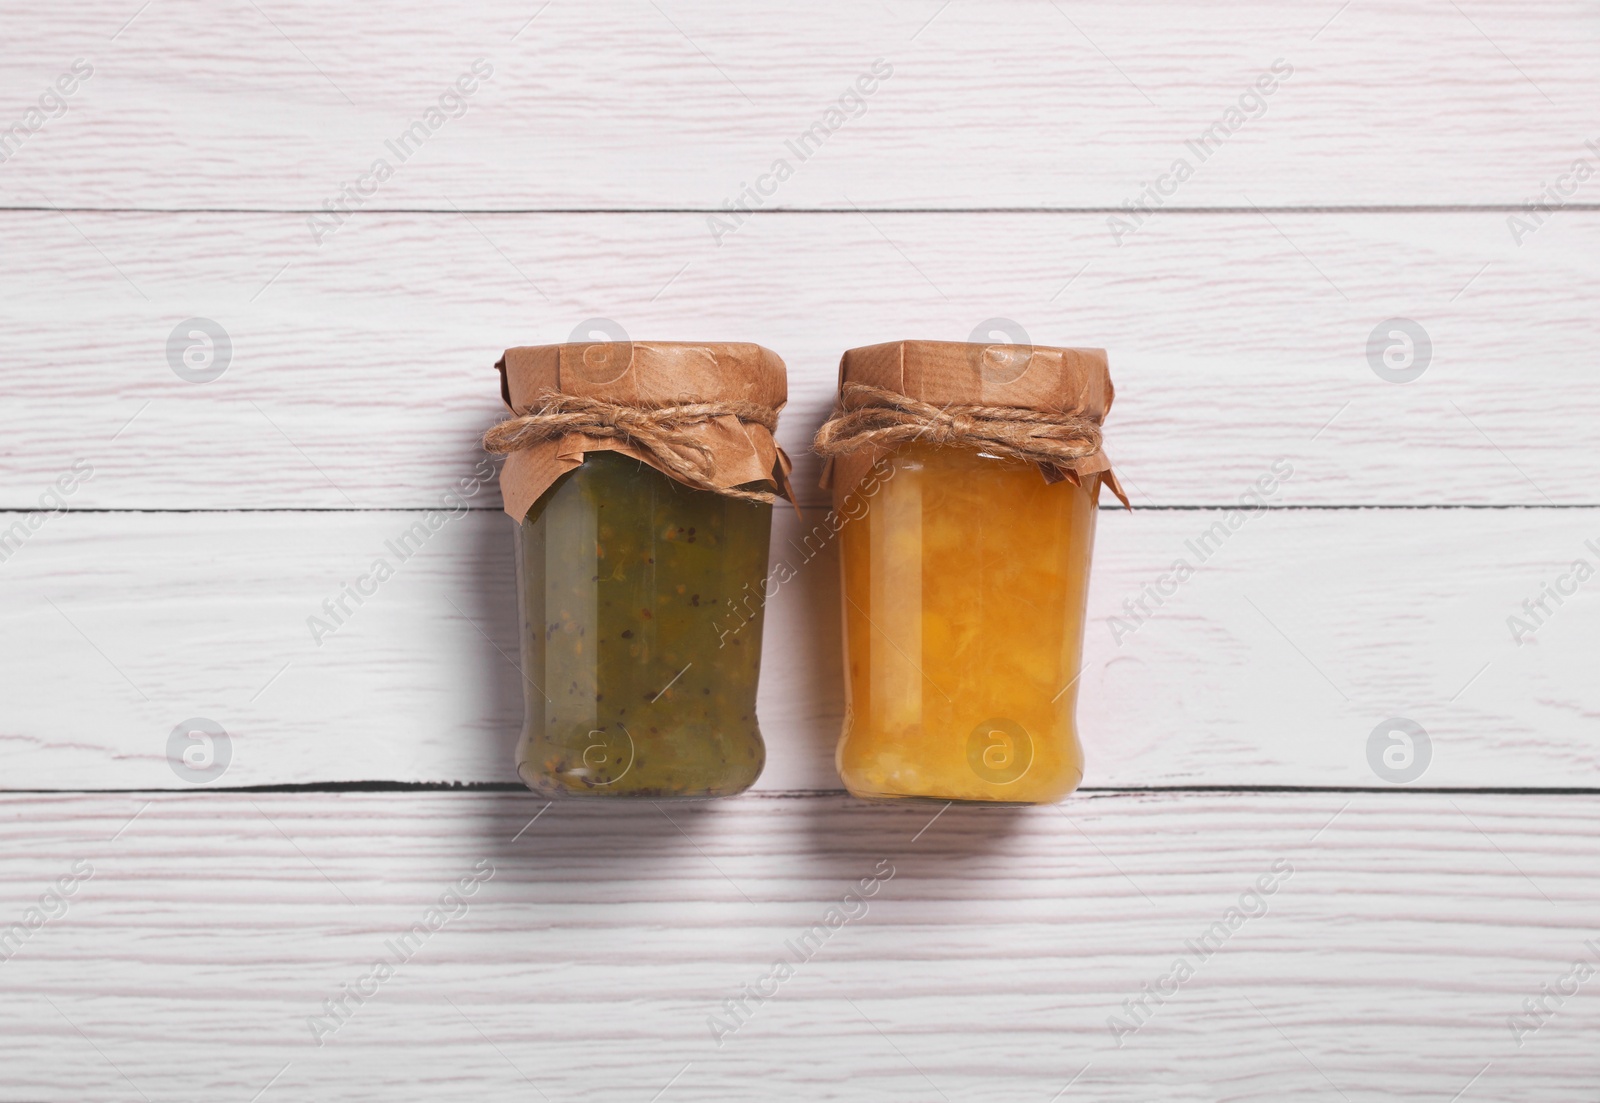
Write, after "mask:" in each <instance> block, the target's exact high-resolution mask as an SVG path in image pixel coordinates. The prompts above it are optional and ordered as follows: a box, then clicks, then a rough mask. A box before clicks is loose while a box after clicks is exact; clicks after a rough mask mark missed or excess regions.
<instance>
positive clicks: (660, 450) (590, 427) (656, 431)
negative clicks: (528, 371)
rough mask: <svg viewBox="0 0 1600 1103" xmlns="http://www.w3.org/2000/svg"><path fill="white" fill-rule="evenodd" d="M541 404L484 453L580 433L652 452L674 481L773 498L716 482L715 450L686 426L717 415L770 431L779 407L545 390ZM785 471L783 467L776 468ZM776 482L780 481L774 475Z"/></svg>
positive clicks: (505, 428) (508, 423) (506, 427)
mask: <svg viewBox="0 0 1600 1103" xmlns="http://www.w3.org/2000/svg"><path fill="white" fill-rule="evenodd" d="M538 402H539V405H538V407H537V408H534V409H530V410H528V412H526V413H522V414H518V415H516V416H515V417H510V418H507V419H506V420H505V421H502V422H501V423H500V424H498V425H496V426H494V428H492V429H490V430H489V431H488V432H487V433H485V434H484V435H483V447H484V449H485V450H486V451H489V452H496V453H500V454H505V453H509V452H517V451H521V450H522V449H524V448H531V447H533V446H534V445H536V444H542V443H544V442H545V441H552V440H560V439H561V438H562V437H566V436H573V435H578V434H581V435H583V436H586V437H594V438H597V439H600V440H616V441H622V442H623V443H626V444H629V445H631V446H632V447H634V448H635V449H637V450H638V451H640V452H643V453H645V454H646V455H648V456H650V457H651V459H652V460H653V461H654V462H655V463H656V464H658V465H659V466H660V467H661V469H662V470H663V471H665V472H666V473H667V474H668V475H671V476H672V477H673V478H674V479H676V480H678V481H679V482H681V483H684V484H686V485H688V486H692V487H696V488H698V489H700V490H710V491H713V492H714V493H717V494H725V495H727V496H728V497H730V498H739V499H741V500H743V501H747V502H771V501H772V500H773V499H774V498H775V497H776V495H774V494H773V493H772V492H771V491H766V490H744V489H741V488H739V487H725V486H718V485H717V484H716V483H715V482H713V481H712V480H713V478H714V476H715V475H716V470H717V463H716V453H715V452H714V451H713V450H712V449H711V448H710V447H708V446H707V445H706V444H705V443H704V442H703V441H702V440H700V439H699V438H698V437H697V436H696V434H694V433H692V432H689V431H688V430H689V429H691V428H692V427H694V426H698V425H703V424H705V423H706V422H708V421H712V420H714V419H716V418H719V417H734V418H737V419H738V420H739V421H740V422H741V423H747V424H751V425H759V426H761V427H762V428H764V429H766V430H767V432H769V433H770V432H772V431H773V430H775V429H776V428H777V427H778V411H777V410H774V409H773V408H772V407H770V406H761V405H758V404H756V403H753V402H689V403H682V404H678V405H671V406H626V405H622V404H620V403H616V402H606V401H603V400H601V399H597V398H585V397H582V396H579V395H569V394H558V393H556V392H554V391H544V392H541V393H540V395H539V398H538ZM778 470H779V471H781V470H782V468H781V466H780V467H779V469H778ZM774 482H778V483H780V485H781V480H779V479H778V478H777V475H776V474H775V475H774Z"/></svg>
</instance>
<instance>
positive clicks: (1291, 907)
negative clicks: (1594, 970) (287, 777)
mask: <svg viewBox="0 0 1600 1103" xmlns="http://www.w3.org/2000/svg"><path fill="white" fill-rule="evenodd" d="M3 807H4V813H5V814H4V815H3V816H0V833H3V834H0V840H3V841H0V922H3V923H5V924H10V923H12V922H14V921H16V920H18V919H22V918H24V917H25V916H26V915H27V909H28V908H29V907H31V906H33V905H34V904H35V902H36V901H37V900H38V898H39V896H40V895H41V894H42V893H45V892H46V891H47V890H48V889H49V888H50V886H51V885H52V883H54V882H55V881H56V880H57V878H59V877H63V876H68V877H70V876H71V874H72V871H73V870H75V869H76V870H78V871H79V873H80V875H81V876H82V879H81V880H79V881H77V882H76V883H72V882H70V881H69V887H70V888H72V890H73V895H72V896H71V897H70V899H69V900H68V901H67V910H66V913H65V914H64V915H59V916H58V917H57V918H55V919H53V920H51V921H49V922H47V923H45V924H44V925H43V926H42V927H40V928H39V929H38V930H35V931H32V932H30V933H29V934H28V936H27V937H26V938H24V939H21V940H20V941H19V942H18V944H17V945H16V947H15V949H14V951H13V952H11V953H10V960H7V961H5V962H3V963H0V983H3V984H4V986H5V989H6V998H5V999H4V1000H3V1001H0V1025H3V1027H4V1029H0V1061H3V1065H4V1068H5V1069H6V1084H7V1092H8V1094H9V1095H11V1096H13V1097H15V1098H68V1097H71V1098H109V1097H116V1098H124V1097H127V1096H129V1095H130V1094H142V1095H144V1096H147V1097H149V1098H152V1099H155V1098H164V1097H184V1098H191V1097H204V1098H238V1099H249V1098H251V1096H252V1095H257V1094H258V1093H260V1094H259V1096H258V1098H260V1099H261V1100H263V1101H265V1103H271V1101H272V1100H273V1099H281V1098H296V1097H301V1096H304V1095H306V1094H307V1093H308V1092H312V1091H313V1090H314V1092H315V1094H316V1096H317V1098H319V1099H328V1100H347V1099H348V1100H358V1099H360V1100H366V1099H371V1098H373V1096H374V1095H375V1094H379V1093H386V1094H387V1093H393V1092H397V1091H412V1092H414V1091H416V1090H417V1088H416V1085H426V1086H427V1089H428V1090H429V1091H430V1093H431V1094H433V1095H436V1096H439V1097H444V1096H447V1095H448V1096H449V1097H451V1098H458V1097H459V1098H466V1097H469V1096H470V1097H471V1098H475V1099H494V1100H500V1099H507V1100H509V1099H521V1100H526V1099H528V1098H530V1097H544V1098H549V1099H564V1100H600V1099H618V1098H637V1099H649V1098H651V1096H652V1095H657V1097H658V1098H660V1099H662V1100H667V1101H670V1100H673V1099H686V1098H688V1099H704V1100H724V1099H727V1100H732V1099H748V1098H750V1095H751V1092H752V1090H755V1091H757V1092H758V1093H759V1094H760V1095H761V1096H762V1097H763V1098H776V1099H817V1098H825V1099H844V1098H864V1097H867V1096H874V1097H876V1096H886V1097H892V1098H907V1099H929V1098H940V1097H943V1098H949V1099H957V1098H984V1099H1016V1100H1024V1099H1049V1098H1050V1095H1051V1094H1052V1093H1057V1094H1059V1093H1061V1092H1062V1090H1063V1089H1064V1088H1065V1087H1066V1086H1067V1085H1068V1084H1069V1083H1072V1088H1071V1090H1070V1092H1067V1094H1066V1096H1065V1097H1066V1098H1074V1099H1089V1100H1134V1099H1149V1098H1152V1097H1160V1098H1174V1099H1196V1100H1198V1099H1201V1098H1214V1097H1215V1096H1216V1094H1217V1092H1218V1091H1219V1090H1222V1091H1224V1092H1225V1094H1226V1095H1227V1097H1228V1098H1234V1099H1246V1100H1268V1099H1283V1098H1285V1097H1293V1098H1298V1097H1301V1096H1304V1097H1308V1098H1310V1097H1319V1096H1327V1097H1330V1098H1333V1097H1337V1096H1338V1095H1341V1094H1342V1095H1343V1096H1345V1097H1347V1098H1350V1099H1367V1098H1380V1097H1381V1098H1390V1099H1392V1098H1406V1099H1411V1098H1416V1099H1424V1098H1429V1099H1449V1098H1451V1097H1452V1095H1456V1096H1457V1097H1458V1098H1460V1099H1465V1100H1472V1099H1507V1098H1516V1099H1530V1100H1566V1099H1574V1098H1580V1097H1581V1093H1582V1091H1585V1090H1587V1089H1588V1088H1589V1087H1591V1086H1592V1085H1593V1083H1594V1047H1593V1036H1594V1032H1595V1030H1596V1029H1600V1018H1597V1015H1600V1009H1597V1006H1596V1004H1595V1001H1594V1000H1593V999H1592V997H1591V994H1590V992H1589V988H1590V986H1592V985H1593V984H1595V983H1596V982H1595V981H1594V980H1593V979H1592V978H1591V979H1588V980H1587V981H1582V980H1576V981H1575V980H1574V979H1573V977H1574V974H1573V963H1574V962H1580V961H1582V962H1589V963H1591V964H1592V963H1593V961H1594V959H1595V955H1596V952H1597V950H1596V941H1595V940H1596V931H1595V928H1594V914H1595V908H1596V906H1597V905H1600V877H1597V872H1600V861H1597V859H1600V853H1597V850H1596V840H1595V834H1594V831H1593V823H1594V820H1595V817H1596V815H1597V814H1600V801H1597V799H1596V798H1595V797H1593V796H1585V797H1526V796H1522V797H1515V796H1486V795H1465V794H1464V795H1458V796H1445V795H1428V794H1355V795H1351V796H1346V795H1338V794H1321V795H1315V796H1310V797H1308V796H1305V795H1297V794H1227V795H1196V794H1188V795H1178V794H1163V795H1150V794H1144V795H1129V794H1120V795H1102V796H1100V797H1098V798H1085V799H1080V800H1079V801H1077V802H1076V803H1074V804H1072V805H1070V806H1068V807H1067V808H1066V809H1065V810H1058V809H1033V810H1026V811H1018V810H1002V809H973V808H951V809H949V810H948V811H946V812H945V813H944V814H943V815H941V816H938V817H937V818H936V819H935V818H934V813H936V812H938V808H937V807H932V808H929V807H917V806H910V807H907V806H902V807H895V808H888V807H883V806H874V805H868V804H864V803H860V802H856V801H852V800H849V799H848V798H843V797H828V798H809V799H793V798H791V799H773V798H766V799H760V798H746V799H743V800H737V801H729V802H723V803H721V804H718V805H716V806H712V807H706V806H702V807H699V808H686V807H683V806H671V807H668V806H663V807H662V808H660V809H657V808H653V807H650V806H648V805H646V806H643V807H633V808H628V809H605V810H603V811H602V810H596V809H576V808H572V807H570V806H558V807H554V808H551V809H549V811H548V812H546V813H545V814H544V815H542V816H539V818H538V819H537V820H534V817H535V816H536V814H537V813H538V812H539V810H540V808H541V807H542V804H541V803H540V802H539V801H537V800H535V799H533V798H531V797H527V796H516V795H511V794H443V793H422V794H415V793H403V794H348V793H347V794H341V795H334V794H297V795H282V794H254V795H247V794H204V795H202V794H190V795H182V796H171V797H162V798H159V799H157V800H155V801H154V802H150V803H146V801H145V798H142V797H129V796H51V797H16V796H12V797H7V798H5V799H4V801H3ZM669 818H670V820H671V823H668V822H667V821H668V819H669ZM530 821H532V822H531V823H530ZM463 878H481V879H479V880H477V881H475V882H474V881H472V880H469V882H468V883H469V885H470V887H471V888H472V889H473V892H472V894H471V895H470V896H466V897H464V898H463V899H462V901H461V904H460V905H458V904H456V903H454V902H450V903H448V904H447V905H446V906H445V909H441V910H440V911H439V912H438V913H436V914H435V916H434V917H432V918H431V919H430V917H429V909H430V908H431V907H435V906H436V905H437V904H438V901H439V900H440V898H441V896H442V895H443V894H445V893H446V892H448V891H450V890H451V889H452V888H453V887H454V886H457V885H458V884H459V883H460V881H461V879H463ZM863 880H866V881H867V883H868V886H869V888H870V889H871V894H870V895H867V896H864V897H863V896H860V895H859V894H860V891H861V883H862V881H863ZM1263 887H1265V888H1270V890H1271V891H1270V892H1262V891H1261V888H1263ZM852 892H855V893H857V896H856V897H853V898H851V897H848V896H847V894H850V893H852ZM858 901H859V902H858ZM50 906H51V909H52V910H55V911H59V905H54V904H51V905H50ZM831 908H838V909H839V910H838V912H837V913H836V914H837V916H838V917H839V918H840V919H845V920H848V921H845V922H842V923H841V924H840V925H839V926H837V927H836V928H834V929H829V928H827V926H826V923H827V922H828V916H829V911H830V909H831ZM446 909H448V911H449V912H451V913H452V914H451V915H450V917H449V918H448V919H447V918H446V917H445V910H446ZM1230 910H1231V913H1230ZM846 913H848V915H847V914H846ZM835 921H836V922H837V921H838V920H835ZM429 922H432V923H434V924H435V925H436V926H437V927H438V929H437V931H433V932H430V931H428V930H427V929H426V925H427V924H428V923H429ZM1230 923H1232V924H1233V926H1231V927H1230V926H1229V924H1230ZM417 924H422V925H423V928H424V929H423V931H422V932H421V933H420V934H417V935H412V936H411V937H412V939H413V946H414V948H413V949H412V950H410V951H409V954H405V955H402V963H401V964H398V965H397V966H396V967H395V968H394V972H393V975H392V976H387V977H383V978H382V979H381V980H379V981H377V982H375V983H374V982H365V981H363V978H366V977H369V976H371V975H373V969H374V963H375V962H377V961H379V960H382V959H385V958H386V957H388V956H389V955H390V954H391V951H390V950H389V948H388V946H389V944H390V943H391V942H393V941H394V940H397V939H399V938H401V937H402V936H405V935H407V934H408V933H409V932H410V931H411V929H412V927H413V926H414V925H417ZM1218 924H1221V927H1218ZM819 925H821V926H822V931H820V932H818V933H815V934H812V935H811V940H812V941H811V943H809V944H807V945H808V946H812V945H814V946H820V948H817V949H815V950H811V951H810V952H809V953H807V952H802V953H800V954H799V955H796V956H795V962H796V963H795V964H794V965H792V973H793V975H792V976H788V977H784V978H782V979H781V981H780V982H778V983H776V984H769V983H767V982H766V980H765V978H767V977H768V976H769V975H781V974H774V971H773V963H774V962H775V961H777V960H786V959H788V958H789V957H790V955H791V951H790V950H789V949H788V946H789V945H791V944H799V943H800V941H801V940H803V939H805V938H806V932H808V931H811V930H812V929H813V928H814V927H817V926H819ZM1208 932H1210V933H1209V934H1208ZM824 935H825V937H824ZM1202 940H1206V941H1205V942H1204V945H1203V946H1202ZM1207 949H1209V950H1210V951H1211V952H1209V953H1207V952H1206V951H1207ZM1179 961H1184V962H1187V963H1188V965H1189V969H1190V974H1191V975H1189V976H1187V977H1186V978H1182V979H1179V980H1177V981H1173V980H1172V978H1174V977H1177V976H1178V970H1177V963H1178V962H1179ZM1164 978H1165V979H1164ZM358 982H362V983H363V986H364V987H365V988H366V989H367V990H368V992H369V993H370V994H369V995H368V996H367V998H365V999H364V1000H363V1001H361V1002H360V1003H359V1004H356V1003H353V1002H351V1003H347V1005H346V1006H348V1007H350V1008H351V1013H350V1014H349V1015H348V1016H344V1017H343V1020H342V1021H341V1020H338V1019H335V1018H333V1017H331V1016H329V1014H328V1012H327V1011H326V1010H325V1008H324V1005H323V1001H324V1000H329V999H334V998H338V997H340V996H341V990H342V988H343V986H346V985H352V984H356V983H358ZM753 984H761V985H762V986H763V987H764V988H766V989H767V990H768V991H769V992H770V993H771V994H770V995H769V997H768V998H767V999H766V1000H765V1001H764V1002H759V1003H758V1002H755V1001H749V1002H747V1007H748V1008H749V1009H750V1010H749V1014H748V1015H747V1016H742V1021H737V1027H738V1028H737V1029H736V1030H733V1031H732V1032H731V1033H723V1034H722V1037H721V1042H722V1044H721V1045H718V1044H717V1041H716V1040H715V1037H714V1034H713V1030H712V1026H711V1020H712V1019H713V1018H714V1017H715V1018H718V1019H721V1020H722V1021H723V1022H724V1024H725V1025H732V1023H731V1022H730V1020H733V1016H732V1015H731V1014H730V1013H729V1011H728V1010H727V1009H726V1006H725V1004H724V1001H727V1000H730V999H734V998H737V997H739V996H741V995H742V994H743V993H744V989H745V986H747V985H753ZM1574 984H1576V985H1577V989H1576V992H1575V993H1574V992H1573V985H1574ZM1147 985H1148V986H1150V989H1149V990H1156V989H1157V987H1158V986H1160V987H1165V988H1166V989H1167V994H1166V995H1165V996H1164V997H1163V998H1162V1001H1161V1002H1160V1003H1159V1004H1156V1003H1150V1004H1148V1005H1147V1006H1148V1007H1149V1008H1150V1012H1149V1014H1147V1015H1145V1016H1143V1021H1142V1022H1137V1024H1136V1025H1137V1029H1136V1030H1132V1031H1130V1032H1122V1031H1114V1030H1113V1026H1114V1025H1115V1023H1116V1022H1117V1021H1118V1020H1120V1021H1122V1022H1124V1023H1127V1024H1129V1025H1130V1026H1132V1025H1135V1020H1136V1019H1138V1018H1139V1016H1138V1015H1137V1014H1135V1013H1132V1012H1130V1010H1129V1009H1128V1008H1127V1007H1126V1006H1125V1001H1129V1000H1132V999H1135V998H1140V997H1142V995H1143V993H1144V992H1145V991H1146V990H1147V989H1146V987H1145V986H1147ZM1560 987H1565V988H1566V989H1567V990H1568V994H1566V995H1564V996H1559V997H1557V998H1555V999H1552V998H1551V997H1550V996H1549V995H1548V993H1552V992H1555V991H1556V990H1557V989H1558V988H1560ZM746 998H747V1000H748V997H746ZM1536 1000H1543V1001H1544V1004H1545V1007H1546V1008H1547V1013H1546V1014H1543V1015H1541V1016H1540V1017H1539V1020H1538V1022H1539V1027H1538V1029H1522V1030H1520V1031H1519V1030H1517V1029H1515V1028H1514V1024H1516V1023H1518V1022H1520V1023H1522V1024H1523V1026H1524V1027H1528V1026H1531V1025H1532V1024H1533V1023H1534V1022H1535V1020H1534V1019H1533V1018H1532V1017H1531V1016H1530V1015H1529V1013H1528V1012H1527V1011H1526V1009H1525V1001H1536ZM319 1021H320V1022H321V1024H322V1028H321V1029H320V1030H313V1025H312V1024H314V1023H316V1022H319ZM735 1021H736V1020H735ZM330 1024H331V1025H330ZM318 1040H320V1041H321V1043H322V1044H321V1045H318V1044H317V1042H318ZM1119 1041H1120V1042H1121V1044H1120V1046H1119V1044H1118V1042H1119ZM597 1057H598V1058H599V1059H597ZM1074 1078H1076V1080H1075V1081H1074ZM530 1084H531V1085H533V1086H532V1087H530ZM130 1085H131V1086H130ZM1197 1085H1205V1086H1206V1091H1205V1094H1201V1093H1200V1092H1199V1091H1197V1089H1196V1086H1197ZM1220 1085H1225V1086H1226V1087H1225V1088H1219V1086H1220ZM1458 1093H1460V1094H1458Z"/></svg>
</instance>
